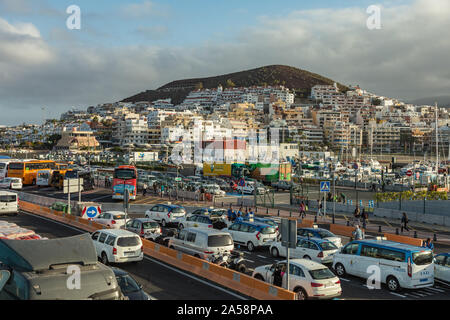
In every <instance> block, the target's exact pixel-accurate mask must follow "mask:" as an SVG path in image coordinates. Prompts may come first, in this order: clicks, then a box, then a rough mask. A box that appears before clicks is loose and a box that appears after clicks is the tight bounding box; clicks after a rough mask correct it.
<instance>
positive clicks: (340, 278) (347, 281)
mask: <svg viewBox="0 0 450 320" xmlns="http://www.w3.org/2000/svg"><path fill="white" fill-rule="evenodd" d="M339 280H344V281H347V282H350V280H348V279H344V278H339Z"/></svg>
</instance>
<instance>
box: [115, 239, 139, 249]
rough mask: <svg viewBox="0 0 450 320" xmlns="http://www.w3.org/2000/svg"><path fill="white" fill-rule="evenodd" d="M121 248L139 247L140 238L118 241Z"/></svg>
mask: <svg viewBox="0 0 450 320" xmlns="http://www.w3.org/2000/svg"><path fill="white" fill-rule="evenodd" d="M117 245H118V246H119V247H133V246H137V245H139V238H137V237H123V238H119V240H117Z"/></svg>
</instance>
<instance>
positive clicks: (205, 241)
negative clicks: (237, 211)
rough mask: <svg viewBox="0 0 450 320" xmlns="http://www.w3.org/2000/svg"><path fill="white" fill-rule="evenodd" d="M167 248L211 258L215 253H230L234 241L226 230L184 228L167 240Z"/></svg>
mask: <svg viewBox="0 0 450 320" xmlns="http://www.w3.org/2000/svg"><path fill="white" fill-rule="evenodd" d="M168 245H169V248H172V249H176V250H179V251H183V252H186V253H188V254H190V255H193V256H195V257H198V258H201V259H206V260H212V259H214V257H215V256H216V255H224V254H230V252H231V251H232V250H233V249H234V242H233V239H232V238H231V235H230V234H229V233H228V232H223V231H219V230H214V229H212V228H211V229H204V228H185V229H183V230H181V231H180V232H179V233H178V234H176V235H175V236H174V237H173V238H171V239H170V240H169V244H168Z"/></svg>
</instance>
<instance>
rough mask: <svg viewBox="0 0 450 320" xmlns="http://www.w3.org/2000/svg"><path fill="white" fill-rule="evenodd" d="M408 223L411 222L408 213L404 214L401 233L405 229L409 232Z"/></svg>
mask: <svg viewBox="0 0 450 320" xmlns="http://www.w3.org/2000/svg"><path fill="white" fill-rule="evenodd" d="M408 222H409V220H408V216H407V215H406V212H403V216H402V221H401V224H402V226H401V232H403V229H405V230H406V231H409V228H408Z"/></svg>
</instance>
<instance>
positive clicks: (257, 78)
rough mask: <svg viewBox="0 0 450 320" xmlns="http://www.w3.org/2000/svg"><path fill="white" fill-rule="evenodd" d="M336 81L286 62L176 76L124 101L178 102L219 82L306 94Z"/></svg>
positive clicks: (215, 85) (225, 85) (227, 84)
mask: <svg viewBox="0 0 450 320" xmlns="http://www.w3.org/2000/svg"><path fill="white" fill-rule="evenodd" d="M334 82H335V81H334V80H331V79H329V78H326V77H323V76H321V75H319V74H315V73H311V72H309V71H305V70H301V69H297V68H294V67H289V66H283V65H272V66H266V67H261V68H256V69H251V70H246V71H240V72H235V73H230V74H225V75H220V76H214V77H207V78H195V79H185V80H176V81H172V82H170V83H168V84H166V85H164V86H162V87H160V88H158V89H156V90H147V91H145V92H141V93H139V94H137V95H134V96H132V97H129V98H126V99H124V100H123V101H124V102H137V101H154V100H157V99H165V98H172V102H173V103H174V104H178V103H181V102H182V101H183V100H184V98H185V97H186V96H187V95H188V94H189V92H190V91H192V90H195V89H196V88H199V87H203V88H205V89H212V88H217V87H218V86H219V84H220V85H222V86H224V87H227V86H230V85H233V86H236V87H250V86H258V85H284V86H285V87H287V88H289V89H291V90H295V91H296V93H297V95H298V96H307V95H309V94H310V91H311V88H312V87H313V86H315V85H317V84H330V85H332V84H333V83H334ZM338 87H339V88H340V89H341V90H343V91H346V90H348V88H347V87H346V86H343V85H341V84H339V83H338Z"/></svg>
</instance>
